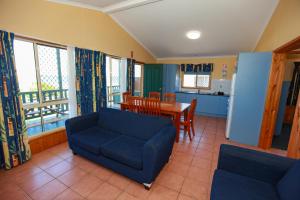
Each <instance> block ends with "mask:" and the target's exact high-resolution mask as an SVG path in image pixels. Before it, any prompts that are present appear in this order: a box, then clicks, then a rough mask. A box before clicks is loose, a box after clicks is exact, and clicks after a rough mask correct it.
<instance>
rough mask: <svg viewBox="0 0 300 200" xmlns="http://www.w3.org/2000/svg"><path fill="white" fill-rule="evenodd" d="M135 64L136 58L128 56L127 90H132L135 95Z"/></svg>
mask: <svg viewBox="0 0 300 200" xmlns="http://www.w3.org/2000/svg"><path fill="white" fill-rule="evenodd" d="M134 65H135V60H134V59H130V58H127V91H129V92H131V95H132V96H134V80H135V78H134Z"/></svg>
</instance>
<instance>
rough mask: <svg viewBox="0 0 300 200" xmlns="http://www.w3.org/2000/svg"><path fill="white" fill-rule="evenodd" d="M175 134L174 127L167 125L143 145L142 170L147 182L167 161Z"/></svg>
mask: <svg viewBox="0 0 300 200" xmlns="http://www.w3.org/2000/svg"><path fill="white" fill-rule="evenodd" d="M175 136H176V129H175V127H174V126H172V125H169V126H167V127H165V128H163V129H162V130H160V131H159V133H157V134H156V135H155V136H153V137H152V138H151V139H150V140H149V141H147V142H146V144H145V145H144V149H143V172H144V176H145V177H144V178H145V180H147V183H151V182H152V181H154V179H155V177H156V176H157V175H158V173H159V172H160V170H161V168H162V167H163V166H164V165H165V164H166V163H167V162H168V161H169V157H170V155H171V153H172V149H173V144H174V141H175Z"/></svg>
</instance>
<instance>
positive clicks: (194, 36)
mask: <svg viewBox="0 0 300 200" xmlns="http://www.w3.org/2000/svg"><path fill="white" fill-rule="evenodd" d="M200 36H201V32H200V31H189V32H187V33H186V37H187V38H189V39H191V40H196V39H199V38H200Z"/></svg>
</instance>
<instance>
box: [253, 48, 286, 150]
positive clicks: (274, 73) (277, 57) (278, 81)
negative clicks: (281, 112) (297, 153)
mask: <svg viewBox="0 0 300 200" xmlns="http://www.w3.org/2000/svg"><path fill="white" fill-rule="evenodd" d="M285 61H286V54H278V53H274V55H273V58H272V67H271V72H270V78H269V83H268V92H267V99H266V101H265V108H264V115H263V121H262V126H261V131H260V139H259V147H261V148H263V149H268V148H270V147H271V145H272V140H273V135H274V130H275V125H276V119H277V113H278V108H279V101H280V96H281V89H282V83H283V78H284V67H285Z"/></svg>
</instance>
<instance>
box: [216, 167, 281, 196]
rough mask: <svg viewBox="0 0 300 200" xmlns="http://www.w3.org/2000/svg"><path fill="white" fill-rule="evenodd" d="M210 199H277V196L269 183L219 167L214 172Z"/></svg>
mask: <svg viewBox="0 0 300 200" xmlns="http://www.w3.org/2000/svg"><path fill="white" fill-rule="evenodd" d="M211 199H212V200H227V199H228V200H241V199H242V200H253V199H255V200H270V199H272V200H276V199H278V200H279V197H278V195H277V191H276V188H275V187H274V186H273V185H271V184H268V183H266V182H262V181H258V180H255V179H251V178H248V177H245V176H241V175H238V174H234V173H230V172H227V171H224V170H220V169H219V170H216V171H215V174H214V179H213V184H212V190H211Z"/></svg>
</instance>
